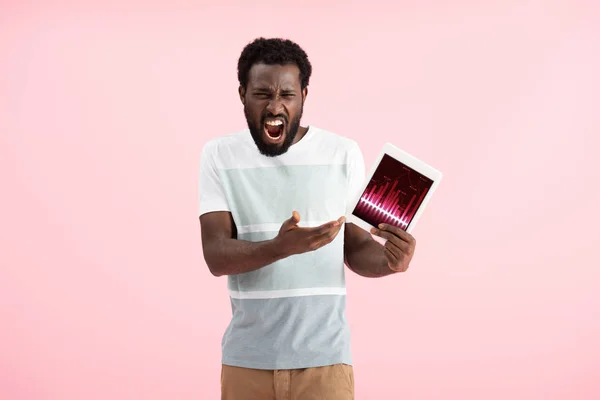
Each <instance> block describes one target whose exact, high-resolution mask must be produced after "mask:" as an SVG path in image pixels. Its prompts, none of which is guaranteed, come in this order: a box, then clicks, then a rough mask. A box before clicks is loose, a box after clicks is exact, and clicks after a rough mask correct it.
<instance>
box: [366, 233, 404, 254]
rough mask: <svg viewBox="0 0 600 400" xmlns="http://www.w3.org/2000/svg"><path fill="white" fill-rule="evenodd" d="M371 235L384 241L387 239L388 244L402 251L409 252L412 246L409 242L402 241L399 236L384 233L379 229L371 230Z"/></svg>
mask: <svg viewBox="0 0 600 400" xmlns="http://www.w3.org/2000/svg"><path fill="white" fill-rule="evenodd" d="M371 233H372V234H374V235H376V236H379V237H381V238H383V239H386V240H387V242H386V243H392V244H393V245H394V246H396V247H398V248H399V249H401V250H402V251H408V249H409V247H410V244H409V243H408V242H405V241H404V240H402V239H400V238H399V237H398V236H396V235H394V234H392V233H390V232H386V231H382V230H379V229H375V228H373V229H371Z"/></svg>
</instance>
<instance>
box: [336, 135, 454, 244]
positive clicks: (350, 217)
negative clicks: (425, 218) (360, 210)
mask: <svg viewBox="0 0 600 400" xmlns="http://www.w3.org/2000/svg"><path fill="white" fill-rule="evenodd" d="M386 154H387V155H388V156H390V157H392V158H393V159H395V160H397V161H399V162H401V163H403V164H405V165H406V166H407V167H410V168H412V169H414V170H415V171H417V172H418V173H420V174H422V175H424V176H426V177H427V178H429V179H431V180H432V181H433V184H432V185H431V188H430V189H429V191H428V192H427V194H426V195H425V198H423V201H422V202H421V204H420V205H419V208H418V209H417V211H416V212H415V215H414V217H413V219H412V221H410V223H409V224H408V226H407V227H406V229H405V231H406V232H408V233H411V232H412V230H413V229H414V227H415V226H416V224H417V222H418V220H419V218H420V217H421V214H423V211H424V210H425V208H426V206H427V204H428V203H429V200H430V199H431V196H433V193H434V192H435V190H436V189H437V187H438V185H439V184H440V181H441V180H442V177H443V174H442V173H441V172H440V171H439V170H437V169H435V168H433V167H432V166H431V165H429V164H427V163H425V162H424V161H421V160H419V159H418V158H416V157H415V156H413V155H411V154H409V153H407V152H406V151H404V150H401V149H399V148H398V147H396V146H394V145H393V144H391V143H385V144H384V145H383V147H382V149H381V151H380V152H379V155H378V156H377V159H376V160H375V162H374V163H373V165H372V166H371V169H370V171H369V174H368V175H367V176H366V179H365V182H363V184H362V186H361V190H360V191H359V192H358V193H357V194H355V198H354V199H353V200H352V203H351V207H350V208H349V209H348V211H347V213H346V222H351V223H353V224H355V225H357V226H360V227H361V228H363V229H364V230H366V231H367V232H370V230H371V228H377V227H374V226H373V225H371V224H369V223H368V222H366V221H364V220H362V219H360V218H359V217H357V216H356V215H354V214H353V212H354V209H355V208H356V205H357V204H358V202H359V201H360V198H361V197H362V194H363V193H364V191H365V190H366V188H367V186H368V184H369V182H370V181H371V178H372V177H373V175H374V174H375V171H376V170H377V167H378V166H379V164H380V163H381V160H382V159H383V156H384V155H386Z"/></svg>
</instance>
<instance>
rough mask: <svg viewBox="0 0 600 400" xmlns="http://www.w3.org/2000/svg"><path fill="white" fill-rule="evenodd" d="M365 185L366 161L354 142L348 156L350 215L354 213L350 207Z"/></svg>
mask: <svg viewBox="0 0 600 400" xmlns="http://www.w3.org/2000/svg"><path fill="white" fill-rule="evenodd" d="M364 183H365V161H364V158H363V155H362V152H361V150H360V147H359V146H358V143H356V142H353V143H352V146H351V148H350V151H349V154H348V207H347V208H348V210H347V212H348V213H349V212H351V211H352V210H350V207H352V205H353V203H354V201H355V200H356V199H357V198H358V196H359V195H360V191H361V189H362V186H363V185H364Z"/></svg>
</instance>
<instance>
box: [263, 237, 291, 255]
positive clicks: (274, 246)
mask: <svg viewBox="0 0 600 400" xmlns="http://www.w3.org/2000/svg"><path fill="white" fill-rule="evenodd" d="M268 246H269V247H268V248H269V253H270V254H272V256H273V258H274V259H275V260H276V261H277V260H281V259H283V258H286V257H287V256H289V254H287V252H286V250H285V247H284V246H283V243H281V239H280V237H279V235H277V236H275V237H274V238H273V239H271V240H269V241H268Z"/></svg>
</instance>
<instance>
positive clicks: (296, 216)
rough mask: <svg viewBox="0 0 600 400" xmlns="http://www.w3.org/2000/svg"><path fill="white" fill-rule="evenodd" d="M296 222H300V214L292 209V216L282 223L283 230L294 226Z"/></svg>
mask: <svg viewBox="0 0 600 400" xmlns="http://www.w3.org/2000/svg"><path fill="white" fill-rule="evenodd" d="M298 222H300V214H298V212H297V211H294V212H292V217H291V218H290V219H288V220H286V221H285V222H284V223H283V226H282V228H283V230H284V231H287V230H289V229H292V228H293V227H294V226H296V225H297V224H298Z"/></svg>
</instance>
